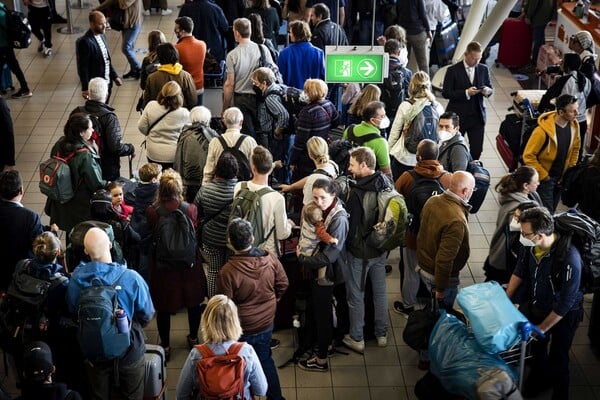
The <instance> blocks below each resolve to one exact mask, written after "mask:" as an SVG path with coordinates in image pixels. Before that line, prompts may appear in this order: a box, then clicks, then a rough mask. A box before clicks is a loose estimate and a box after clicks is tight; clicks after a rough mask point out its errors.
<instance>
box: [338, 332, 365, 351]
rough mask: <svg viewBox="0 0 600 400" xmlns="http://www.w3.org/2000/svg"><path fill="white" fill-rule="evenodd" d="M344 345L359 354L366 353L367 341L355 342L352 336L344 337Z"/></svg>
mask: <svg viewBox="0 0 600 400" xmlns="http://www.w3.org/2000/svg"><path fill="white" fill-rule="evenodd" d="M342 343H344V346H346V347H348V348H349V349H350V350H354V351H355V352H357V353H358V354H364V353H365V341H364V340H354V339H352V337H351V336H350V335H344V339H342Z"/></svg>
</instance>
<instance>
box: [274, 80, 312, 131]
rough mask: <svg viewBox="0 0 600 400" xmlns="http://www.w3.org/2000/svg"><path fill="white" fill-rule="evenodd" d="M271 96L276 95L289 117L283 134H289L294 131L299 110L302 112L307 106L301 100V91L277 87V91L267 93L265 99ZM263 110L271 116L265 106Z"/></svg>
mask: <svg viewBox="0 0 600 400" xmlns="http://www.w3.org/2000/svg"><path fill="white" fill-rule="evenodd" d="M272 94H274V95H277V96H279V97H280V98H281V104H283V106H284V107H285V109H286V111H287V112H288V114H289V116H290V118H289V121H288V126H287V127H286V128H285V130H284V133H285V134H290V133H292V132H293V131H294V127H295V126H296V119H297V118H298V114H299V113H300V110H302V109H303V108H304V107H305V106H306V104H307V103H306V101H304V100H303V99H302V90H300V89H298V88H295V87H293V86H286V85H279V90H274V91H271V92H268V93H267V97H268V96H270V95H272ZM265 108H266V110H267V112H268V113H269V114H270V115H271V116H272V115H273V114H272V113H271V111H270V110H269V107H267V106H266V105H265Z"/></svg>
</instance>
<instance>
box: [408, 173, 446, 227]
mask: <svg viewBox="0 0 600 400" xmlns="http://www.w3.org/2000/svg"><path fill="white" fill-rule="evenodd" d="M408 173H409V174H410V176H412V178H413V179H414V181H415V182H414V183H413V185H412V186H411V188H410V191H409V193H408V196H407V197H406V208H407V209H408V213H409V214H410V215H411V218H410V223H409V224H408V230H409V231H410V232H412V233H415V234H416V233H417V232H419V228H420V226H421V211H422V210H423V206H424V205H425V203H426V202H427V200H429V198H430V197H432V196H436V195H438V194H442V193H443V192H444V188H443V187H442V185H441V184H440V181H439V179H440V177H441V176H440V177H438V178H436V179H432V178H425V177H423V176H421V175H419V174H417V173H416V172H415V171H414V170H410V171H408ZM444 174H445V172H444Z"/></svg>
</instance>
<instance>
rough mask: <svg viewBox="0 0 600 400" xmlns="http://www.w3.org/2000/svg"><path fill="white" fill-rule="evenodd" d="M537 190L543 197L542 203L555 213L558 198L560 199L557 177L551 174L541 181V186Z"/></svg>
mask: <svg viewBox="0 0 600 400" xmlns="http://www.w3.org/2000/svg"><path fill="white" fill-rule="evenodd" d="M536 191H537V192H538V194H539V195H540V198H541V199H542V205H543V206H544V207H546V208H547V209H548V210H549V211H550V212H551V213H552V214H554V210H556V206H557V205H558V200H560V188H559V187H558V184H557V179H556V178H552V177H550V176H549V177H548V178H547V179H544V180H543V181H541V182H540V186H538V188H537V190H536Z"/></svg>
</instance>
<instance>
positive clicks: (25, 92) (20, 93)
mask: <svg viewBox="0 0 600 400" xmlns="http://www.w3.org/2000/svg"><path fill="white" fill-rule="evenodd" d="M31 96H33V93H32V92H31V90H29V89H23V88H21V89H19V91H18V92H16V93H13V95H12V96H10V97H12V98H13V99H22V98H24V97H31Z"/></svg>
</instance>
